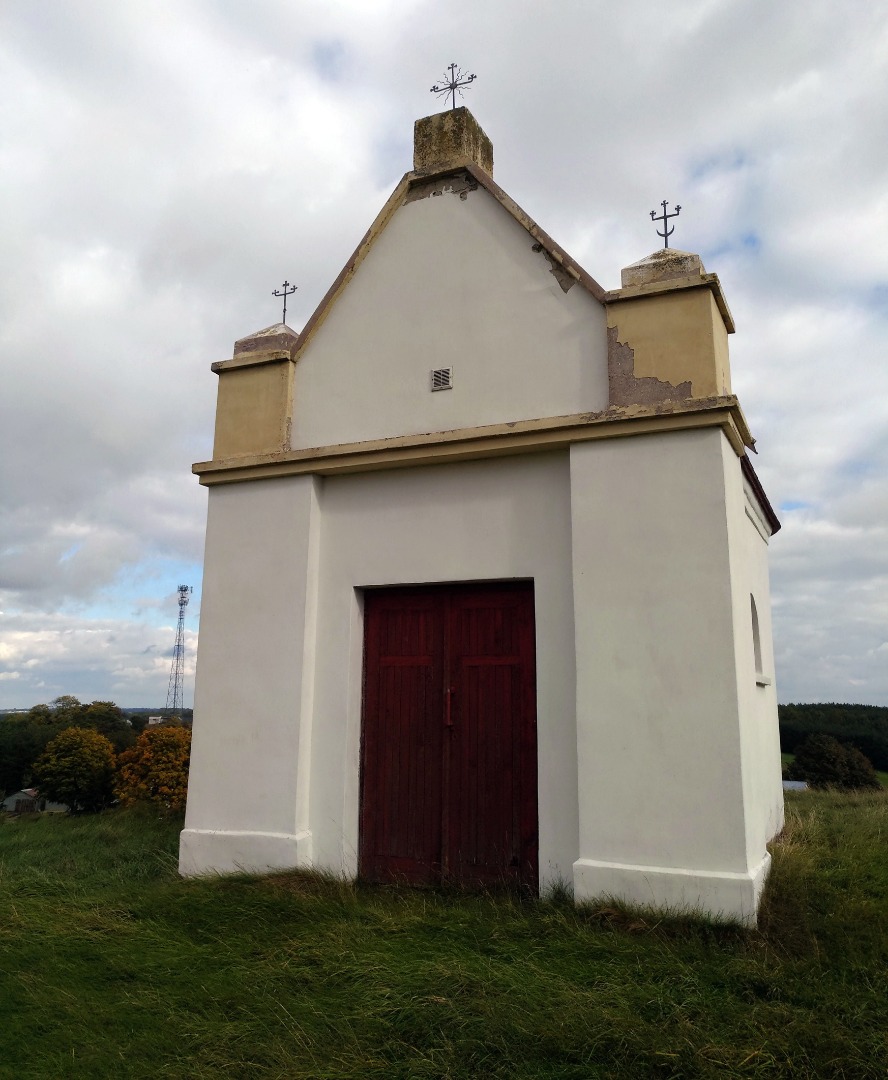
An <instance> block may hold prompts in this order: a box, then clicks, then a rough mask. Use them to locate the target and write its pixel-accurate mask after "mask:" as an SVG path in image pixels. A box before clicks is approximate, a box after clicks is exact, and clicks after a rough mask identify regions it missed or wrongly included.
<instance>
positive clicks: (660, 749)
mask: <svg viewBox="0 0 888 1080" xmlns="http://www.w3.org/2000/svg"><path fill="white" fill-rule="evenodd" d="M725 446H727V443H726V441H725V439H724V436H723V435H722V433H721V432H720V431H719V430H717V429H708V430H703V431H696V432H694V431H691V432H682V433H669V434H663V435H649V436H643V437H639V438H632V439H616V440H612V441H608V442H604V443H598V444H577V445H574V446H573V447H572V448H571V478H572V498H573V504H572V514H573V559H574V609H575V613H576V625H577V636H576V648H577V737H578V764H579V776H580V859H579V860H578V862H577V866H576V873H575V881H576V887H577V894H578V895H579V896H583V895H595V894H597V893H600V892H607V891H612V892H619V893H620V894H621V895H623V896H625V897H627V898H629V899H633V900H636V901H638V902H640V903H651V902H654V903H658V904H663V903H681V904H683V905H691V906H693V905H695V904H696V903H699V904H701V905H702V906H705V907H708V908H709V910H714V911H719V910H721V911H724V912H725V913H726V914H731V915H734V916H739V917H741V918H746V919H749V918H754V906H755V901H756V894H757V890H758V889H759V888H760V885H761V880H762V878H763V875H764V870H765V869H766V864H764V860H765V856H766V853H765V852H764V850H763V845H761V846H760V850H757V851H750V850H749V849H748V846H747V838H746V830H745V825H746V822H745V819H744V806H743V797H744V792H743V786H742V776H741V768H740V732H739V716H738V704H737V682H736V679H737V674H736V663H735V650H734V623H733V607H732V593H731V583H730V579H729V570H730V565H729V543H728V521H727V508H726V498H725V483H724V458H723V449H724V447H725Z"/></svg>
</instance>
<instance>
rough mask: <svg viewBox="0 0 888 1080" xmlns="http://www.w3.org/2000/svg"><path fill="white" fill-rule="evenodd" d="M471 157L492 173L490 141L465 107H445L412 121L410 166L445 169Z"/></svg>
mask: <svg viewBox="0 0 888 1080" xmlns="http://www.w3.org/2000/svg"><path fill="white" fill-rule="evenodd" d="M463 161H473V162H474V163H475V164H476V165H478V166H480V167H481V168H482V169H483V170H484V171H485V172H486V173H490V174H492V173H493V143H492V142H491V141H490V139H488V137H487V136H486V135H485V134H484V132H483V131H482V130H481V126H480V124H479V123H478V121H477V120H476V119H475V117H474V116H472V114H471V113H470V112H469V110H468V109H466V108H464V107H461V108H459V109H448V110H447V111H446V112H440V113H435V114H434V115H432V116H426V117H423V119H422V120H417V121H416V123H415V124H414V125H413V168H414V169H416V170H417V172H420V171H422V170H438V169H447V168H450V167H451V166H453V165H454V164H458V163H461V162H463Z"/></svg>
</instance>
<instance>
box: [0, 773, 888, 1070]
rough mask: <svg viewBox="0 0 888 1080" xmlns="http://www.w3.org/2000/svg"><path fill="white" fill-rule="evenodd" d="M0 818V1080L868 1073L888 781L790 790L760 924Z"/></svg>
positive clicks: (103, 823)
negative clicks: (222, 855) (886, 784)
mask: <svg viewBox="0 0 888 1080" xmlns="http://www.w3.org/2000/svg"><path fill="white" fill-rule="evenodd" d="M179 827H180V824H179V823H178V822H176V821H165V820H163V819H161V818H157V817H154V816H152V815H149V814H146V813H143V812H113V813H108V814H104V815H102V816H99V817H92V818H89V817H83V818H73V819H70V818H62V819H59V818H53V819H49V818H40V819H30V820H21V821H14V820H5V821H2V820H0V981H2V986H3V991H2V994H0V1077H3V1078H5V1077H15V1078H16V1080H38V1078H39V1080H46V1078H56V1077H65V1078H72V1080H77V1078H81V1077H82V1078H87V1077H89V1078H92V1077H95V1078H103V1080H104V1078H118V1077H120V1078H126V1077H151V1078H152V1080H155V1078H167V1077H182V1078H185V1077H187V1078H189V1080H194V1078H210V1077H214V1078H215V1077H250V1078H253V1077H275V1078H280V1077H287V1078H300V1077H306V1078H308V1077H313V1078H328V1077H329V1078H334V1077H335V1078H337V1080H343V1078H351V1077H355V1078H358V1077H360V1078H366V1077H385V1078H402V1077H403V1078H408V1077H411V1078H413V1077H415V1078H432V1077H436V1078H445V1077H447V1078H454V1080H456V1078H469V1077H471V1078H473V1080H474V1078H477V1077H508V1078H519V1080H521V1078H530V1077H534V1078H537V1077H546V1078H576V1080H590V1078H594V1077H608V1078H623V1077H627V1078H633V1077H639V1078H645V1080H647V1078H650V1077H673V1078H678V1077H684V1078H690V1077H735V1076H736V1077H746V1076H749V1077H777V1076H779V1077H806V1078H814V1077H816V1078H818V1080H823V1078H831V1077H847V1078H851V1077H853V1078H855V1080H863V1078H867V1077H877V1076H878V1077H884V1076H885V1062H886V1060H888V1045H886V1034H885V1032H886V1023H885V1017H886V1016H888V982H886V979H885V971H886V964H888V931H886V925H888V919H886V915H888V859H886V858H885V855H886V852H885V845H886V837H888V793H876V794H872V795H866V796H839V795H834V794H829V793H807V794H804V795H800V796H796V797H794V798H791V799H790V800H789V801H788V826H787V830H786V832H785V835H784V837H783V839H782V840H781V841H780V842H778V843H776V844H775V845H774V848H773V853H774V867H773V872H772V875H771V880H770V883H769V886H768V892H767V896H766V901H765V905H764V908H763V912H762V919H761V927H760V930H759V931H757V932H748V931H743V930H740V929H738V928H736V927H732V926H720V925H717V924H713V923H711V922H705V921H700V920H696V919H693V918H689V917H685V918H672V919H668V918H661V917H658V916H653V915H651V914H647V913H643V912H631V911H625V910H621V909H620V908H618V907H617V906H615V905H609V904H604V905H600V906H598V907H590V908H586V909H582V910H577V909H575V908H574V907H573V905H572V904H571V903H570V902H569V901H568V900H567V899H566V898H564V897H552V898H550V899H548V900H545V901H538V902H530V901H525V902H521V901H519V900H516V899H513V898H510V897H494V896H466V895H460V894H456V893H449V894H448V893H431V892H420V891H412V890H401V889H385V888H363V887H357V888H356V887H352V886H350V885H348V884H345V883H341V882H337V881H330V880H324V879H321V878H318V877H313V876H306V875H299V874H294V873H290V874H280V875H275V876H272V877H267V878H259V877H247V876H241V877H235V878H215V879H212V878H211V879H203V880H199V881H187V882H186V881H182V880H180V879H179V878H178V876H177V874H176V868H175V852H176V845H177V838H178V829H179Z"/></svg>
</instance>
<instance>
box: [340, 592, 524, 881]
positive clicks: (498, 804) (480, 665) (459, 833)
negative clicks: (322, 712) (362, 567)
mask: <svg viewBox="0 0 888 1080" xmlns="http://www.w3.org/2000/svg"><path fill="white" fill-rule="evenodd" d="M364 601H365V602H364V618H365V639H364V715H363V732H362V747H361V820H360V830H361V832H360V851H359V866H360V874H361V876H362V877H363V878H365V879H366V880H370V881H405V882H409V883H413V884H434V883H438V882H441V881H454V882H459V883H462V884H466V885H476V884H478V885H499V884H506V885H510V884H511V885H514V886H520V887H521V888H523V889H529V890H533V891H535V890H536V889H537V882H538V854H537V848H538V845H537V746H536V673H535V635H534V606H533V585H532V583H513V582H510V583H508V584H505V583H504V584H484V585H453V586H434V587H422V588H397V589H380V590H372V591H368V592H367V593H366V594H365V598H364Z"/></svg>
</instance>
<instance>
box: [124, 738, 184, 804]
mask: <svg viewBox="0 0 888 1080" xmlns="http://www.w3.org/2000/svg"><path fill="white" fill-rule="evenodd" d="M190 758H191V732H190V731H189V730H188V728H183V727H172V726H166V725H161V726H158V727H150V728H146V729H145V730H144V731H143V732H142V734H141V735H140V736H139V738H138V739H137V740H136V745H135V746H134V747H133V748H132V749H131V750H124V752H123V753H122V754H121V755H120V757H119V758H118V759H117V761H118V771H117V786H116V795H117V797H118V799H120V801H121V803H122V804H123V805H124V806H132V805H133V804H134V803H138V802H149V803H154V804H155V805H158V806H162V807H164V808H165V809H167V810H171V811H181V810H184V809H185V796H186V794H187V792H188V764H189V761H190Z"/></svg>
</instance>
